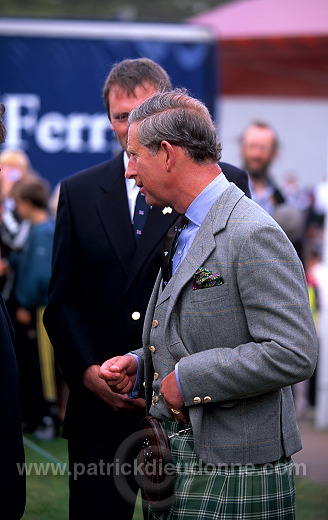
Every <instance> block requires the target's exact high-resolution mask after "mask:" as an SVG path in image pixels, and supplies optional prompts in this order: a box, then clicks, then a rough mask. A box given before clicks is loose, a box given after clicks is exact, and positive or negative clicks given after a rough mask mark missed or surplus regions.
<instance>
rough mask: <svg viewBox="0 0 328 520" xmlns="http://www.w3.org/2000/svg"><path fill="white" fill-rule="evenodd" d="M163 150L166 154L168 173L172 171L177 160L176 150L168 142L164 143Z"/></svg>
mask: <svg viewBox="0 0 328 520" xmlns="http://www.w3.org/2000/svg"><path fill="white" fill-rule="evenodd" d="M161 150H162V152H163V153H164V160H165V164H166V169H167V171H170V170H171V168H172V166H173V164H174V161H175V159H176V157H175V156H176V153H175V149H174V147H173V146H172V145H171V144H170V143H169V142H168V141H162V142H161Z"/></svg>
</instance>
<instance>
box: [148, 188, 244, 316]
mask: <svg viewBox="0 0 328 520" xmlns="http://www.w3.org/2000/svg"><path fill="white" fill-rule="evenodd" d="M243 196H244V193H243V192H242V191H241V190H240V189H239V188H237V187H236V186H234V185H230V187H229V188H228V189H227V190H225V192H224V193H223V194H222V195H221V197H219V198H218V199H217V200H216V202H215V203H214V204H213V206H212V208H211V209H210V210H209V212H208V214H207V215H206V217H205V219H204V221H203V223H202V225H201V227H200V228H199V230H198V233H197V235H196V237H195V239H194V241H193V243H192V245H191V247H190V249H189V251H188V253H187V255H186V257H185V259H184V260H183V262H182V264H181V266H180V267H179V269H178V270H177V271H176V273H175V274H174V276H173V277H172V278H171V280H170V281H169V283H168V284H167V286H166V287H165V289H164V290H163V291H162V293H161V294H159V297H158V304H161V303H162V302H163V301H165V300H166V299H168V298H170V301H169V303H168V307H167V314H166V323H165V326H167V324H168V321H169V318H170V315H171V312H172V309H173V307H174V305H175V303H176V301H177V299H178V297H179V294H180V292H181V290H182V289H183V287H184V286H185V285H186V283H188V282H189V281H190V280H191V279H192V277H193V275H194V273H195V272H196V271H197V269H198V268H199V267H201V266H202V265H203V264H204V263H205V261H206V260H207V258H208V257H209V256H210V254H211V253H212V252H213V251H214V250H215V248H216V245H217V244H216V239H215V235H216V234H218V233H220V232H221V231H222V230H223V229H224V228H225V227H226V225H227V222H228V220H229V217H230V215H231V212H232V210H233V208H234V206H235V205H236V204H237V202H238V200H239V199H240V198H241V197H243Z"/></svg>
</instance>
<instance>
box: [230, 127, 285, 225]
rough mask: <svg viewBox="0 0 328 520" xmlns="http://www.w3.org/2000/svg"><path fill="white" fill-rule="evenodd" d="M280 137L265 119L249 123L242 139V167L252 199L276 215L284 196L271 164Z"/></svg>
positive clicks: (270, 213) (275, 154)
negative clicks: (276, 183) (246, 175)
mask: <svg viewBox="0 0 328 520" xmlns="http://www.w3.org/2000/svg"><path fill="white" fill-rule="evenodd" d="M278 146H279V143H278V137H277V135H276V133H275V131H274V130H273V128H272V127H271V126H270V125H268V124H267V123H264V122H262V121H254V122H252V123H250V124H249V125H248V126H247V127H246V128H245V130H244V131H243V133H242V136H241V139H240V154H241V158H242V167H243V168H244V169H245V170H246V171H247V173H248V175H249V187H250V191H251V195H252V199H253V200H254V201H255V202H257V203H258V204H259V205H260V206H261V207H262V208H263V209H265V211H267V212H268V213H269V215H271V216H272V215H273V213H274V210H275V208H276V206H277V205H278V204H283V203H284V202H285V198H284V196H283V194H282V193H281V191H280V190H279V189H278V187H277V186H276V185H275V183H274V181H273V179H272V177H271V173H270V167H271V165H272V163H273V161H274V159H275V158H276V156H277V152H278Z"/></svg>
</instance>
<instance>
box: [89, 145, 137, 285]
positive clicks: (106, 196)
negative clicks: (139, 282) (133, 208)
mask: <svg viewBox="0 0 328 520" xmlns="http://www.w3.org/2000/svg"><path fill="white" fill-rule="evenodd" d="M99 187H100V196H99V198H98V200H97V202H96V205H97V211H98V214H99V217H100V219H101V221H102V224H103V226H104V230H105V233H106V235H107V237H108V240H109V242H110V243H111V245H112V247H113V250H114V251H115V254H116V255H117V259H118V261H119V262H120V263H121V265H122V267H123V269H124V271H125V273H126V275H128V274H129V271H130V269H131V264H132V260H133V256H134V253H135V247H136V246H135V240H134V236H133V229H132V226H131V218H130V212H129V206H128V198H127V193H126V186H125V177H124V166H123V154H122V153H121V154H119V155H118V156H117V157H115V159H113V160H112V161H110V162H109V163H108V167H107V168H106V171H105V175H104V179H103V182H102V184H101V185H100V186H99Z"/></svg>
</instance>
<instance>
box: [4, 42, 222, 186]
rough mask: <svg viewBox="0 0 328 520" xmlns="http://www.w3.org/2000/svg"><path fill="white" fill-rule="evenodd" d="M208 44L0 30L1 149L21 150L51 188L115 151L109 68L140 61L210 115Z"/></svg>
mask: <svg viewBox="0 0 328 520" xmlns="http://www.w3.org/2000/svg"><path fill="white" fill-rule="evenodd" d="M214 54H215V48H214V44H213V43H212V42H183V41H178V42H176V41H174V42H172V41H151V40H140V39H138V40H129V39H128V37H127V38H125V39H123V38H122V39H119V40H116V39H107V40H106V39H102V38H95V39H92V38H86V39H83V38H77V37H66V36H65V37H57V36H56V37H52V36H50V37H46V36H42V37H40V36H30V35H29V36H24V35H3V34H1V33H0V55H1V62H2V67H1V81H0V98H1V100H2V101H3V102H4V104H5V105H6V115H5V121H6V126H7V131H8V135H7V139H6V143H5V145H4V147H5V148H11V149H13V148H15V149H17V148H21V149H24V150H25V151H26V152H27V154H28V156H29V158H30V160H31V163H32V166H33V168H34V169H35V171H37V172H38V173H39V174H41V175H42V176H44V177H46V178H47V179H49V181H50V182H51V184H52V185H53V186H54V185H55V184H56V183H57V182H59V181H60V179H62V178H64V177H66V176H68V175H71V174H73V173H75V172H77V171H79V170H82V169H85V168H87V167H89V166H91V165H94V164H97V163H100V162H102V161H105V160H107V159H108V158H110V157H111V156H113V154H115V153H116V152H117V151H118V149H119V148H118V144H117V142H116V140H115V136H114V135H113V132H112V131H111V130H110V127H109V121H108V118H107V114H106V111H105V108H104V105H103V102H102V88H103V84H104V81H105V79H106V77H107V74H108V72H109V71H110V69H111V67H112V65H113V64H114V63H116V62H118V61H121V60H123V59H125V58H137V57H141V56H146V57H149V58H152V59H153V60H155V61H157V62H158V63H160V64H161V65H162V66H163V67H164V68H165V69H166V70H167V72H168V74H169V75H170V77H171V80H172V83H173V85H174V86H181V87H186V88H188V89H189V91H190V92H191V94H192V95H194V96H196V97H198V98H199V99H201V100H202V101H204V102H205V103H206V105H207V106H208V108H209V109H210V111H211V112H212V113H213V107H214V99H215V94H216V91H217V88H216V72H215V65H214V64H215V55H214Z"/></svg>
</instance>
